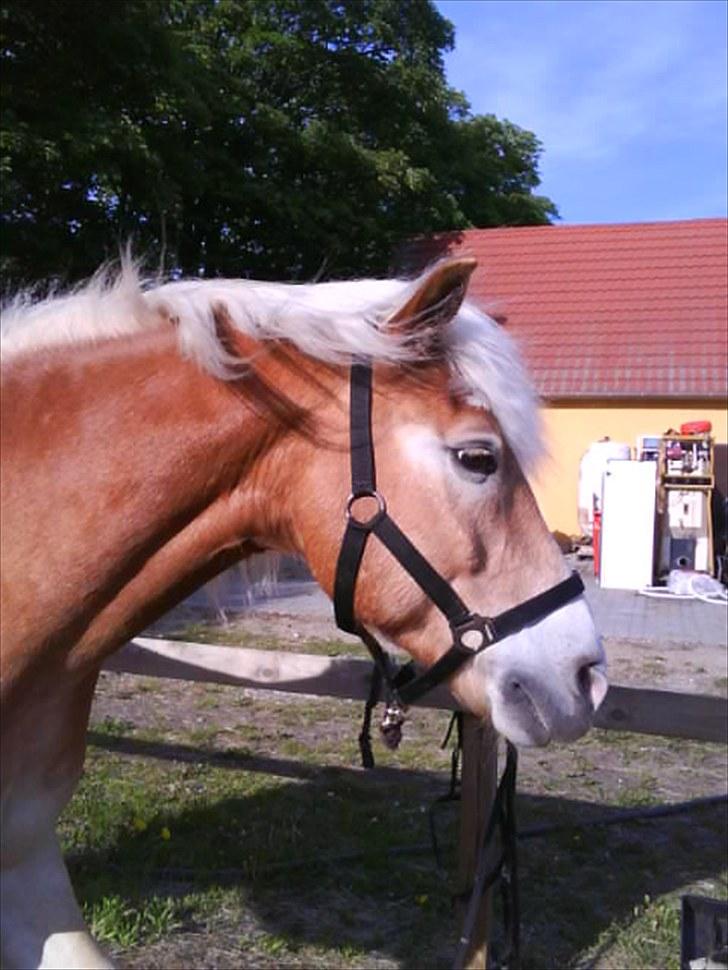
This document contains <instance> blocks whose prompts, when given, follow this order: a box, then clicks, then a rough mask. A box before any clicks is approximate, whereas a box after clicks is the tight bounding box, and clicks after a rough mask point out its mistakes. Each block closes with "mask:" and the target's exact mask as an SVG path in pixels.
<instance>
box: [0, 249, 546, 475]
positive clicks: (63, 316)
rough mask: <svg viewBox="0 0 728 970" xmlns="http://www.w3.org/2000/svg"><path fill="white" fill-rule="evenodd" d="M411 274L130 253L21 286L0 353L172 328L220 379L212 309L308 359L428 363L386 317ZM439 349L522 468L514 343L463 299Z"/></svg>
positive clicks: (9, 307)
mask: <svg viewBox="0 0 728 970" xmlns="http://www.w3.org/2000/svg"><path fill="white" fill-rule="evenodd" d="M418 285H419V281H418V280H401V279H390V280H372V279H364V280H353V281H347V282H333V283H315V284H285V283H266V282H257V281H247V280H224V279H219V280H215V279H213V280H185V281H179V282H171V283H161V284H160V283H158V282H148V281H144V280H142V279H141V278H140V276H139V273H138V271H137V268H136V266H135V264H134V263H133V262H132V260H131V259H129V258H125V259H123V260H122V264H121V269H120V270H119V271H116V272H114V271H112V270H111V269H109V268H108V267H104V268H102V269H101V270H99V272H98V273H96V274H95V276H94V277H93V278H92V279H91V280H90V281H89V282H88V283H86V284H85V285H84V286H82V287H79V288H76V289H74V290H71V291H69V292H66V293H59V292H51V293H50V295H47V296H45V297H43V298H40V299H39V298H38V297H37V294H36V293H33V292H32V291H31V292H28V291H26V292H23V293H20V294H17V295H16V296H15V297H14V298H12V299H10V300H9V301H8V302H7V303H6V304H5V306H4V307H3V310H2V329H1V334H2V355H3V359H4V360H7V359H9V358H11V357H12V356H14V355H16V354H19V353H23V354H30V353H42V352H43V351H44V350H47V349H49V348H53V347H62V346H68V345H72V344H80V343H86V342H94V341H101V340H108V339H113V338H118V337H123V336H129V335H132V334H134V333H137V332H140V331H149V330H154V329H160V328H162V327H165V326H170V325H172V324H173V325H174V326H175V327H176V330H177V334H178V342H179V346H180V350H181V352H182V353H183V354H184V355H185V356H187V357H190V358H191V359H193V360H195V361H196V362H197V363H198V364H199V366H201V367H202V368H204V369H205V370H207V371H208V372H210V373H212V374H214V375H215V376H216V377H219V378H220V379H222V380H227V379H230V378H233V377H236V376H239V374H240V365H241V361H240V360H238V359H237V358H235V357H233V356H232V355H231V354H230V352H229V350H228V349H227V348H226V347H225V345H224V342H223V341H221V340H220V338H219V334H218V332H217V328H216V321H215V309H216V308H217V307H219V306H221V305H222V306H224V307H225V309H226V311H227V316H228V319H229V320H230V322H231V323H232V325H233V326H235V327H236V328H237V329H238V330H240V331H241V332H242V333H244V334H246V335H248V336H250V337H251V338H253V339H254V340H256V341H260V342H270V341H285V342H286V343H289V344H293V345H294V346H295V347H296V348H297V349H298V350H300V351H301V352H302V353H304V354H306V355H307V356H309V357H312V358H314V359H316V360H321V361H325V362H328V363H342V364H345V363H348V362H349V361H350V360H351V359H352V357H356V356H365V357H370V358H371V359H372V360H374V361H377V362H381V363H386V364H392V365H395V366H397V365H400V366H401V365H405V364H408V363H409V364H417V363H422V362H425V361H427V360H428V354H430V353H431V346H432V343H431V341H428V340H413V339H412V337H411V335H408V331H407V328H397V329H396V330H392V329H389V328H387V327H386V321H387V320H388V318H389V317H390V316H391V315H392V314H393V313H394V311H395V310H397V309H398V308H399V307H400V306H402V305H404V303H405V302H406V301H407V299H408V297H409V295H410V294H411V293H412V292H413V291H414V290H415V289H416V288H417V286H418ZM440 336H441V338H444V339H440V340H439V341H438V346H439V347H440V348H441V352H442V353H443V354H444V356H445V359H446V360H447V363H448V365H449V367H450V370H451V373H452V375H453V383H454V389H455V390H456V391H457V392H458V393H460V394H462V395H464V396H465V397H466V398H467V399H468V400H469V401H470V402H471V403H473V404H475V405H476V406H479V407H485V408H487V409H488V410H490V411H491V412H492V413H493V414H494V415H495V417H496V419H497V420H498V422H499V424H500V426H501V428H502V431H503V434H504V435H505V437H506V439H507V441H508V442H509V444H510V446H511V448H512V449H513V451H514V453H515V455H516V458H517V459H518V461H519V463H520V464H521V466H522V467H524V468H525V469H526V470H528V469H530V468H532V467H533V465H534V464H535V462H536V460H537V459H538V457H539V456H540V454H541V450H542V446H541V433H540V421H539V402H538V398H537V395H536V393H535V390H534V388H533V385H532V383H531V381H530V379H529V377H528V375H527V373H526V371H525V368H524V366H523V364H522V362H521V359H520V355H519V353H518V350H517V348H516V346H515V344H514V342H513V340H512V339H511V338H510V337H509V336H508V335H507V334H506V333H505V332H504V331H503V329H502V328H501V327H499V326H498V325H497V324H496V323H495V322H494V321H493V320H492V319H491V318H490V317H488V316H487V315H486V314H485V313H483V312H482V311H481V310H480V309H478V308H477V307H476V306H475V305H474V304H473V303H471V302H467V301H466V302H465V303H464V304H463V305H462V307H461V308H460V310H459V312H458V313H457V315H456V316H455V318H454V320H453V321H452V322H451V323H450V324H449V325H447V326H446V327H445V330H444V333H443V334H441V335H440Z"/></svg>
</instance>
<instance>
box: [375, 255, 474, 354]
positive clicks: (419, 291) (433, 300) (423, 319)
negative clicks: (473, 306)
mask: <svg viewBox="0 0 728 970" xmlns="http://www.w3.org/2000/svg"><path fill="white" fill-rule="evenodd" d="M477 265H478V261H477V259H446V260H443V261H442V262H440V263H438V264H437V265H436V266H433V267H432V269H430V270H429V271H427V272H425V273H423V275H422V276H421V277H420V278H419V280H418V281H417V286H416V289H415V290H414V291H413V292H412V293H410V295H409V297H408V298H407V300H406V302H405V303H404V304H403V305H402V306H401V307H399V309H398V310H396V311H395V312H394V313H393V314H392V316H390V317H389V320H388V321H387V327H388V329H390V330H393V331H395V332H397V333H401V334H403V335H405V336H409V337H410V338H411V339H412V340H413V341H420V340H421V341H422V342H423V343H424V344H425V345H426V346H428V345H435V344H436V343H437V342H438V336H437V335H438V331H439V330H440V328H441V327H442V326H443V325H445V324H447V323H449V322H450V321H451V320H452V319H453V317H454V316H455V315H456V313H457V312H458V310H459V309H460V306H461V304H462V302H463V300H464V299H465V291H466V290H467V288H468V282H469V280H470V276H471V274H472V272H473V270H474V269H475V267H476V266H477Z"/></svg>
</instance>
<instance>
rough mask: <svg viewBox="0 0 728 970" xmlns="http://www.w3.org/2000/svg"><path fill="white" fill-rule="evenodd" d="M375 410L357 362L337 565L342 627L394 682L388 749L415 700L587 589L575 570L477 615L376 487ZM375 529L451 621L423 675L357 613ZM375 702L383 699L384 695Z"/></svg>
mask: <svg viewBox="0 0 728 970" xmlns="http://www.w3.org/2000/svg"><path fill="white" fill-rule="evenodd" d="M371 415H372V367H371V362H370V361H368V360H357V361H355V362H354V363H353V364H352V366H351V374H350V413H349V436H350V451H351V494H350V495H349V497H348V499H347V500H346V505H345V511H346V529H345V531H344V538H343V540H342V543H341V549H340V551H339V558H338V561H337V564H336V578H335V581H334V613H335V617H336V623H337V626H338V627H339V628H340V629H342V630H346V631H347V632H348V633H354V634H356V635H357V636H359V637H360V638H361V640H363V642H364V643H365V644H366V646H367V647H368V649H369V651H370V653H371V654H372V658H373V660H374V663H375V665H376V671H375V680H376V682H377V687H376V689H375V693H376V694H378V683H379V681H380V680H381V681H383V682H384V684H385V685H386V688H387V695H388V697H387V704H386V709H385V712H384V717H383V719H382V723H381V725H380V727H381V731H382V735H383V738H384V741H385V743H386V744H387V745H388V747H392V748H396V747H397V745H398V744H399V742H400V740H401V736H402V724H403V722H404V718H405V710H406V707H407V705H409V704H411V703H413V702H414V701H416V700H418V699H419V698H421V697H422V696H423V694H426V693H427V692H428V691H430V690H432V689H433V687H436V686H437V685H438V684H441V683H442V682H443V681H444V680H446V679H447V678H449V677H451V676H452V675H453V674H454V673H455V671H457V670H458V669H459V668H460V667H462V665H463V664H464V663H465V662H466V661H468V660H470V659H471V658H472V657H474V656H476V655H477V654H479V653H481V651H483V650H485V649H486V648H487V647H489V646H491V644H493V643H497V642H498V641H499V640H503V639H504V638H505V637H508V636H511V635H512V634H514V633H517V632H518V631H519V630H522V629H523V628H524V627H526V626H528V625H530V624H532V623H535V622H536V621H538V620H541V619H543V618H544V617H545V616H548V615H549V614H550V613H553V612H554V611H555V610H558V609H559V608H560V607H562V606H564V605H565V604H566V603H569V602H571V600H574V599H576V597H578V596H580V595H581V594H582V593H583V592H584V584H583V583H582V581H581V577H580V576H579V575H578V574H577V573H572V574H571V576H569V578H568V579H565V580H563V581H562V582H560V583H557V584H556V585H555V586H552V587H551V588H550V589H547V590H546V591H545V592H543V593H539V594H538V595H537V596H533V597H531V598H530V599H528V600H524V602H522V603H520V604H519V605H518V606H514V607H513V608H512V609H510V610H506V611H505V612H503V613H499V614H498V616H494V617H487V616H480V615H479V614H478V613H472V612H471V611H470V610H469V609H468V608H467V606H466V605H465V603H464V602H463V601H462V600H461V599H460V597H459V596H458V594H457V593H456V592H455V590H454V589H453V588H452V586H451V585H450V584H449V583H448V582H447V580H445V579H444V578H443V577H442V576H441V575H440V574H439V573H438V572H437V570H436V569H434V567H433V566H431V565H430V563H429V562H428V561H427V560H426V559H425V557H424V556H423V555H422V553H420V552H419V550H418V549H417V548H416V547H415V546H414V545H413V544H412V543H411V542H410V540H409V539H408V538H407V536H406V535H405V534H404V533H403V532H402V531H401V530H400V528H399V527H398V526H397V524H396V523H395V522H394V520H393V519H392V518H391V517H390V515H389V513H388V511H387V503H386V501H385V498H384V496H383V495H382V494H381V493H380V492H378V491H377V486H376V474H375V466H374V448H373V444H372V430H371ZM364 498H368V499H370V500H374V502H375V503H376V511H374V512H373V514H371V515H370V516H369V517H368V518H365V519H361V518H357V516H356V505H357V503H358V501H359V500H360V499H364ZM369 504H371V503H369ZM371 534H374V535H375V536H376V537H377V539H379V541H380V542H382V543H383V544H384V545H385V546H386V548H387V549H388V550H389V551H390V552H391V553H392V555H393V556H394V558H395V559H396V560H397V562H398V563H399V564H400V565H401V566H402V567H403V568H404V569H405V570H406V571H407V572H408V573H409V574H410V576H411V577H412V578H413V579H414V581H415V582H416V583H417V584H418V585H419V586H420V588H421V589H422V590H423V591H424V592H425V593H426V594H427V596H428V597H429V598H430V599H431V600H432V602H433V603H434V604H435V606H436V607H437V608H438V609H439V610H440V612H441V613H443V614H444V616H445V617H446V619H447V621H448V623H449V624H450V631H451V633H452V645H451V646H450V649H449V650H447V652H446V653H444V654H443V655H442V657H440V659H439V660H437V661H436V662H435V663H434V664H433V665H432V666H431V667H430V668H429V669H428V670H425V671H424V672H422V673H417V672H416V668H415V665H414V663H408V664H406V665H405V666H403V667H401V668H400V669H398V670H397V669H396V668H395V667H394V666H393V661H392V660H391V659H390V658H388V656H387V654H386V653H385V652H384V650H383V649H382V647H381V645H380V644H379V643H378V641H377V640H376V639H375V638H374V637H373V636H372V635H371V633H369V631H368V630H366V629H365V628H364V626H362V625H361V624H360V623H358V622H357V620H356V617H355V615H354V593H355V588H356V580H357V576H358V574H359V567H360V566H361V561H362V557H363V555H364V549H365V547H366V543H367V540H368V538H369V536H370V535H371ZM373 693H374V692H373ZM370 703H371V697H370ZM373 703H376V696H375V697H374V701H373ZM372 706H373V704H372ZM363 754H364V751H363ZM369 758H371V755H369ZM366 760H367V757H366V755H365V762H366Z"/></svg>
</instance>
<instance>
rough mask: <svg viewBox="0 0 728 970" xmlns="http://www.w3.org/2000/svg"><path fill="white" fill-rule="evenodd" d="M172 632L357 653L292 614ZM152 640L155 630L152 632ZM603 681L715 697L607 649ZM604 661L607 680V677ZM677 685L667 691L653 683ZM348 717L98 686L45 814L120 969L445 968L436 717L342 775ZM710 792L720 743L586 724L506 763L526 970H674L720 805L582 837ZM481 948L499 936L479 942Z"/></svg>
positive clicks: (717, 839)
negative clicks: (58, 821)
mask: <svg viewBox="0 0 728 970" xmlns="http://www.w3.org/2000/svg"><path fill="white" fill-rule="evenodd" d="M178 632H179V634H180V637H181V638H185V639H194V640H203V639H208V640H215V639H218V638H219V639H220V640H221V641H223V642H227V643H236V642H238V643H240V644H241V645H244V646H252V645H255V646H258V647H269V648H271V649H278V650H280V649H286V648H287V647H288V648H289V649H295V650H297V651H307V652H320V653H330V654H337V653H342V652H347V653H355V654H357V653H360V649H359V648H358V647H356V646H353V645H352V644H351V643H349V642H346V643H344V642H341V641H339V640H337V639H332V638H327V637H326V636H323V635H322V634H323V632H325V631H322V630H321V629H319V628H317V627H316V625H315V624H314V623H312V622H309V623H308V624H307V623H306V621H305V620H301V619H300V618H298V619H296V620H293V619H292V618H290V617H280V618H278V620H277V621H276V622H275V623H271V620H270V617H267V618H266V619H265V621H260V622H256V620H255V618H251V619H248V620H246V621H245V622H244V623H240V624H233V625H232V626H229V627H225V628H221V629H214V628H210V627H200V626H198V627H195V628H190V627H189V626H187V627H185V628H184V629H182V628H180V629H179V631H178ZM166 635H167V636H169V635H170V634H169V631H167V633H166ZM610 653H611V655H612V658H611V659H612V667H613V676H614V679H615V680H616V681H618V682H620V683H630V682H632V683H635V682H636V683H640V684H641V685H646V684H651V685H652V686H657V687H669V686H676V687H677V686H681V687H683V689H685V686H684V685H685V684H692V687H691V688H690V689H694V690H696V691H701V692H704V693H713V694H720V693H722V694H725V691H726V680H725V652H724V651H723V653H722V658H723V660H722V666H721V662H720V657H721V654H720V651H716V652H713V653H710V652H708V653H707V654H706V653H705V652H703V653H694V652H689V651H686V652H685V654H684V656H683V657H682V658H681V662H680V664H679V667H678V666H677V665H676V664H674V663H673V662H672V661H673V660H674V654H671V656H670V661H668V659H666V655H663V654H661V653H660V651H659V650H657V649H655V648H649V649H648V648H647V647H646V645H644V644H642V645H640V644H625V643H615V644H613V650H612V651H610ZM615 663H616V668H617V669H616V670H615V669H614V668H615ZM671 670H672V671H673V673H674V676H675V677H677V679H678V681H679V682H678V683H675V684H673V683H672V682H671V679H670V678H671V673H670V671H671ZM360 718H361V705H359V704H356V703H352V702H349V701H338V700H329V699H311V698H307V697H301V696H292V695H281V694H278V695H274V694H271V693H268V692H265V693H260V692H253V691H249V690H241V689H240V688H237V687H222V686H215V685H205V684H192V683H186V682H180V681H164V680H157V679H152V678H140V677H135V676H132V675H127V674H121V675H120V674H112V673H105V674H102V677H101V681H100V684H99V689H98V692H97V698H96V701H95V704H94V710H93V715H92V725H91V730H90V737H89V741H90V746H89V754H88V760H87V770H86V775H85V778H84V780H83V782H82V784H81V786H80V788H79V790H78V793H77V795H76V797H75V798H74V800H73V802H72V803H71V805H70V806H69V808H68V810H67V811H66V813H65V814H64V817H63V820H62V825H61V829H62V833H63V839H64V844H65V847H66V850H67V853H68V855H69V858H70V869H71V874H72V877H73V879H74V883H75V885H76V887H77V889H78V891H79V894H80V897H81V899H82V901H83V904H84V907H85V909H86V912H87V915H88V916H89V919H90V921H91V923H92V925H93V929H94V932H95V933H96V935H97V936H99V937H100V938H101V939H103V940H105V941H106V943H107V946H108V947H109V948H110V949H111V951H112V953H113V955H114V957H115V959H116V960H117V962H118V963H119V964H120V965H121V966H125V967H138V968H150V970H152V968H158V967H159V968H161V967H168V968H172V967H175V968H176V967H182V966H184V967H210V968H213V967H215V968H223V967H231V968H232V967H322V968H323V967H351V968H369V967H381V968H385V967H386V968H389V967H392V968H393V967H412V966H417V967H447V966H449V965H450V964H451V962H452V958H453V955H454V951H455V942H456V933H457V919H456V916H455V913H454V910H453V905H452V901H451V894H452V892H453V890H454V889H456V888H457V887H456V886H455V882H454V875H453V870H454V862H455V859H454V856H455V843H456V837H457V816H458V806H457V804H456V803H449V804H444V805H442V806H440V807H439V808H438V810H437V813H436V823H437V831H438V835H439V841H440V843H441V846H442V850H443V851H442V855H443V857H444V859H443V861H444V863H445V869H444V870H440V869H438V866H437V864H436V860H435V858H434V855H433V853H432V850H431V847H430V835H429V826H428V812H429V808H430V806H431V804H432V802H433V801H434V799H436V798H437V797H438V796H439V795H442V794H444V793H445V792H446V791H447V788H448V781H449V758H450V754H449V751H443V750H441V749H440V746H439V745H440V742H441V740H442V737H443V735H444V732H445V730H446V728H447V724H448V720H449V717H448V715H447V714H445V713H442V712H435V711H430V710H427V711H425V710H416V711H415V712H414V713H413V714H412V718H411V721H410V722H409V723H408V725H407V726H406V729H405V740H404V741H403V744H402V746H401V748H400V750H399V751H398V752H396V753H394V754H392V753H389V752H387V751H385V750H384V749H383V748H382V747H381V746H380V745H377V747H376V752H375V753H376V756H377V763H378V767H377V768H376V769H375V770H374V771H370V772H365V771H363V770H361V769H360V768H359V767H358V764H359V758H358V750H357V744H356V737H357V734H358V731H359V725H360ZM725 791H726V766H725V752H724V750H723V749H722V746H720V745H714V744H705V743H698V742H690V741H676V740H669V739H666V738H654V737H647V736H643V735H637V734H622V733H618V732H614V731H609V732H606V731H593V732H592V733H591V734H590V735H589V736H588V737H587V738H585V739H583V740H582V741H580V742H578V743H576V744H574V745H568V746H563V745H562V746H558V747H554V748H549V749H546V750H537V751H527V752H523V753H522V757H521V768H520V777H519V799H518V813H519V824H520V828H521V829H522V830H525V829H528V828H530V827H532V826H535V825H549V824H557V825H559V826H560V828H559V830H558V831H555V832H552V833H550V834H548V835H544V836H540V837H536V838H527V839H524V840H523V841H522V842H521V847H520V883H521V896H522V908H523V919H522V948H523V964H524V967H526V968H528V967H532V968H539V970H543V968H552V967H553V968H557V967H559V968H560V967H598V968H628V967H630V968H631V967H634V968H669V967H678V966H679V960H678V953H679V912H678V904H679V897H680V895H681V894H683V893H685V892H696V893H701V894H705V895H708V896H720V897H725V896H726V894H727V888H726V859H725V844H726V805H725V802H723V803H722V804H720V805H717V806H716V805H713V806H709V807H701V808H695V809H693V810H692V811H689V812H685V813H682V814H679V815H676V816H672V817H668V818H655V819H649V820H637V821H629V822H627V821H623V822H619V823H617V824H611V825H602V824H599V825H593V824H592V825H590V824H589V823H590V822H593V821H594V820H597V819H604V818H605V816H608V817H612V816H614V815H616V814H617V813H619V812H620V811H624V810H625V809H631V808H634V807H642V806H644V807H649V806H654V805H659V804H663V803H670V802H677V801H681V800H684V799H692V798H698V797H701V796H707V795H720V794H723V793H724V792H725ZM496 940H497V937H496Z"/></svg>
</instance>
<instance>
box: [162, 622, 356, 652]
mask: <svg viewBox="0 0 728 970" xmlns="http://www.w3.org/2000/svg"><path fill="white" fill-rule="evenodd" d="M165 638H166V639H168V640H186V641H189V642H190V643H217V644H222V645H223V646H228V647H249V648H252V649H256V650H289V651H290V650H292V651H300V652H301V653H313V654H318V655H321V656H325V657H340V656H355V657H367V658H368V657H369V653H368V651H367V649H366V647H364V646H363V644H361V643H359V642H358V641H355V640H342V639H339V638H337V637H313V636H311V637H308V636H302V637H300V638H299V639H297V640H295V641H294V642H291V640H290V638H286V637H276V636H272V635H270V634H263V633H260V632H254V631H251V630H250V629H249V628H248V627H247V626H245V624H244V623H241V622H234V621H233V622H231V623H209V622H199V623H188V624H186V625H184V626H180V627H178V628H175V629H173V630H172V631H170V632H166V633H165Z"/></svg>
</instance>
